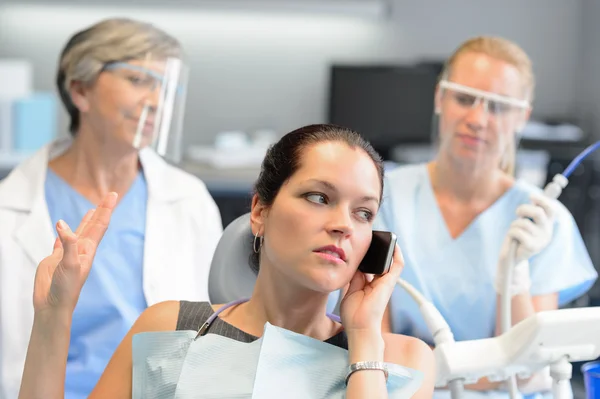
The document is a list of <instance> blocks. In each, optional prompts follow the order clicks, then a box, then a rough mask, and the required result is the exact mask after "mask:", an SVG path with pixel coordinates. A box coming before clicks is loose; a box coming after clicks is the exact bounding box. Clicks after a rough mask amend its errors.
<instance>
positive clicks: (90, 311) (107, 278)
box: [45, 169, 148, 399]
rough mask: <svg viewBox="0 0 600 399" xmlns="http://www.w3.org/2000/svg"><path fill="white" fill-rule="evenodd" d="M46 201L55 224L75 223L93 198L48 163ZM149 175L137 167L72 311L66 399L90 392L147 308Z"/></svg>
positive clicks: (88, 207) (76, 223)
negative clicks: (144, 283)
mask: <svg viewBox="0 0 600 399" xmlns="http://www.w3.org/2000/svg"><path fill="white" fill-rule="evenodd" d="M45 193H46V202H47V204H48V211H49V213H50V218H51V220H52V223H54V225H55V224H56V223H57V222H58V220H60V219H62V220H64V221H65V222H67V223H68V224H69V226H70V227H71V228H73V229H75V228H76V227H77V226H78V225H79V222H80V221H81V219H82V218H83V216H84V215H85V214H86V212H87V211H88V210H90V209H93V208H95V206H94V204H92V203H91V202H89V201H88V200H87V199H86V198H84V197H83V196H82V195H80V194H79V193H78V192H76V191H75V190H74V189H73V188H72V187H71V186H70V185H69V184H68V183H66V182H65V181H64V180H62V179H61V178H60V177H59V176H57V175H56V174H55V173H54V172H52V171H51V170H50V169H49V170H48V173H47V176H46V182H45ZM147 198H148V192H147V186H146V181H145V179H144V175H143V173H141V172H140V173H139V174H138V176H137V177H136V179H135V181H134V183H133V184H132V186H131V188H130V189H129V191H128V192H127V193H126V194H125V195H124V196H123V197H122V199H121V201H120V202H119V204H118V206H117V207H116V208H115V210H114V212H113V215H112V218H111V223H110V226H109V228H108V230H107V231H106V234H105V235H104V238H103V239H102V242H101V243H100V245H99V247H98V250H97V252H96V257H95V258H94V264H93V266H92V269H91V271H90V275H89V277H88V279H87V281H86V283H85V285H84V287H83V290H82V291H81V295H80V297H79V302H78V303H77V306H76V308H75V312H74V314H73V324H72V330H71V342H70V346H69V355H68V358H67V375H66V383H65V398H66V399H84V398H87V397H88V395H89V394H90V392H91V391H92V389H93V388H94V386H95V385H96V383H97V381H98V379H99V378H100V376H101V375H102V372H103V371H104V368H105V367H106V365H107V364H108V361H109V360H110V358H111V356H112V354H113V352H114V351H115V350H116V348H117V346H118V345H119V343H120V342H121V340H122V339H123V338H124V337H125V335H126V334H127V332H128V331H129V329H130V328H131V326H132V324H133V323H134V322H135V320H136V319H137V318H138V316H139V315H140V314H141V313H142V312H143V311H144V310H145V309H146V307H147V305H146V299H145V297H144V292H143V289H142V270H143V259H144V235H145V229H146V203H147Z"/></svg>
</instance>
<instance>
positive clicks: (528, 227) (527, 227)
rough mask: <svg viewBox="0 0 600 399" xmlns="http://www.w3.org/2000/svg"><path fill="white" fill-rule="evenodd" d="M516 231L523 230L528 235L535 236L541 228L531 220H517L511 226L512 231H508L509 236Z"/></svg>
mask: <svg viewBox="0 0 600 399" xmlns="http://www.w3.org/2000/svg"><path fill="white" fill-rule="evenodd" d="M513 229H515V230H522V231H524V232H526V233H528V234H531V235H535V234H536V232H537V231H539V227H538V226H537V225H536V224H535V223H534V222H532V221H531V220H529V219H517V220H515V221H513V222H512V223H511V224H510V229H509V230H508V234H509V235H510V234H511V232H512V231H513Z"/></svg>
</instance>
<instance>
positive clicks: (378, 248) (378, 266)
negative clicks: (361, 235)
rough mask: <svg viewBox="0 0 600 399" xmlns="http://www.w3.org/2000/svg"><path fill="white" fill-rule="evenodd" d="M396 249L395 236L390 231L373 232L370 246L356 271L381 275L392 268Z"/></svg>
mask: <svg viewBox="0 0 600 399" xmlns="http://www.w3.org/2000/svg"><path fill="white" fill-rule="evenodd" d="M395 247H396V234H394V233H392V232H391V231H379V230H373V238H372V239H371V246H370V247H369V249H368V250H367V253H366V254H365V257H364V258H363V260H362V261H361V262H360V265H359V266H358V270H360V271H361V272H363V273H368V274H377V275H382V274H385V273H387V272H388V271H389V270H390V266H392V261H393V259H392V257H393V255H394V248H395Z"/></svg>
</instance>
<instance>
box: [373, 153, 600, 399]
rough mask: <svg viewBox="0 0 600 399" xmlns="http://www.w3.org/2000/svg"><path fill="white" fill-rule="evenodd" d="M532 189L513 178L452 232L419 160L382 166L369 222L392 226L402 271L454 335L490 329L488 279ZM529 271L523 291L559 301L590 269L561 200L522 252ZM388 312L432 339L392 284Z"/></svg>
mask: <svg viewBox="0 0 600 399" xmlns="http://www.w3.org/2000/svg"><path fill="white" fill-rule="evenodd" d="M533 192H541V190H540V189H539V188H537V187H535V186H532V185H530V184H528V183H526V182H523V181H520V180H517V181H516V182H515V184H514V185H513V187H512V188H511V189H510V190H508V191H507V192H506V193H505V194H504V195H503V196H502V197H500V198H499V199H498V200H497V201H496V202H495V203H494V204H492V206H490V207H489V208H488V209H487V210H485V211H484V212H483V213H481V214H480V215H479V216H477V218H476V219H475V220H474V221H473V222H472V223H471V224H470V225H469V226H468V227H467V229H466V230H465V231H464V232H463V233H462V234H461V235H460V236H458V237H456V238H452V237H451V236H450V233H449V231H448V229H447V227H446V223H445V221H444V219H443V217H442V214H441V211H440V209H439V207H438V205H437V202H436V199H435V196H434V193H433V189H432V185H431V181H430V180H429V174H428V172H427V167H426V165H424V164H419V165H408V166H400V167H397V168H395V169H394V170H392V171H390V172H389V173H388V174H387V176H386V181H385V188H384V198H383V202H382V206H381V209H380V212H379V214H378V217H377V219H376V221H375V224H374V229H379V230H389V231H393V232H394V233H396V235H397V236H398V244H399V246H400V248H401V249H402V253H403V255H404V260H405V267H404V271H403V272H402V278H403V279H405V280H406V281H408V282H409V283H410V284H412V285H413V286H414V287H415V288H416V289H417V290H418V291H420V292H421V293H422V294H423V295H425V296H426V297H427V298H428V299H429V300H431V301H432V302H433V304H434V305H435V306H436V307H437V309H438V310H439V311H440V312H441V314H442V315H443V317H444V318H445V319H446V321H447V322H448V324H449V325H450V328H451V329H452V332H453V333H454V337H455V339H456V340H471V339H479V338H489V337H492V336H494V333H495V327H496V292H495V290H494V279H495V276H496V266H497V263H498V258H499V254H500V249H501V246H502V243H503V241H504V238H505V236H506V234H507V232H508V229H509V225H510V224H511V223H512V222H513V221H514V220H515V219H516V213H515V212H516V209H517V207H518V206H519V205H521V204H524V203H530V199H529V196H530V194H531V193H533ZM530 273H531V282H532V286H531V294H532V295H534V296H535V295H544V294H551V293H557V292H558V293H559V305H564V304H566V303H567V302H570V301H572V300H574V299H576V298H578V297H580V296H581V295H583V294H584V293H585V292H586V291H587V290H588V289H590V287H591V286H592V285H593V283H594V281H595V280H596V278H597V277H598V274H597V272H596V270H595V269H594V267H593V265H592V262H591V260H590V257H589V254H588V252H587V250H586V247H585V245H584V242H583V239H582V237H581V235H580V233H579V230H578V228H577V225H576V224H575V221H574V219H573V217H572V216H571V214H570V213H569V211H568V210H567V209H566V208H565V207H564V206H563V205H562V204H560V206H559V207H558V209H557V210H556V222H555V226H554V235H553V238H552V241H551V243H550V244H549V245H548V246H547V247H546V248H545V249H544V250H543V251H542V252H540V253H539V254H537V255H535V256H534V257H532V258H531V259H530ZM390 313H391V322H392V329H393V331H394V332H396V333H403V334H407V335H412V336H416V337H418V338H421V339H423V340H424V341H426V342H428V343H429V344H433V340H432V337H431V334H430V333H429V331H428V330H427V326H426V325H425V322H424V320H423V318H422V317H421V314H420V312H419V309H418V307H417V306H416V305H415V303H414V301H413V300H412V298H411V297H410V296H409V295H408V294H406V292H404V291H403V290H402V289H401V288H400V287H396V289H395V290H394V293H393V295H392V299H391V302H390ZM469 394H470V392H469ZM481 395H486V394H477V395H475V394H474V395H473V396H472V397H491V396H487V395H486V396H481ZM489 395H491V393H490V394H489ZM436 397H437V395H436ZM465 397H468V398H470V397H471V396H465ZM502 397H507V396H502Z"/></svg>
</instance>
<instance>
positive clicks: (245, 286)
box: [208, 213, 341, 315]
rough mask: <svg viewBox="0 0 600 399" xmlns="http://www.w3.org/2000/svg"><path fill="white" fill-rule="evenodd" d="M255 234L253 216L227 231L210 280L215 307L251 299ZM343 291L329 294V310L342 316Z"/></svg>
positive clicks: (215, 257) (220, 241) (224, 232)
mask: <svg viewBox="0 0 600 399" xmlns="http://www.w3.org/2000/svg"><path fill="white" fill-rule="evenodd" d="M253 240H254V234H252V228H251V226H250V213H246V214H245V215H242V216H240V217H238V218H237V219H235V220H234V221H233V222H231V223H230V224H229V225H228V226H227V227H226V228H225V230H224V231H223V235H222V236H221V239H220V240H219V244H218V245H217V248H216V250H215V254H214V256H213V260H212V263H211V265H210V274H209V277H208V296H209V298H210V302H211V303H212V304H222V303H229V302H231V301H235V300H238V299H241V298H250V296H251V295H252V291H254V284H255V283H256V274H255V273H254V271H253V270H252V269H251V268H250V255H251V254H252V251H253V248H252V244H253ZM340 301H341V298H340V291H339V290H338V291H334V292H332V293H331V294H330V295H329V301H328V303H327V311H328V312H330V313H335V314H338V315H339V302H340Z"/></svg>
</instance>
